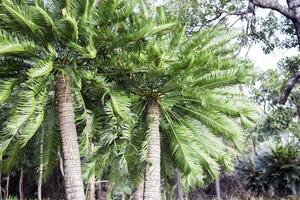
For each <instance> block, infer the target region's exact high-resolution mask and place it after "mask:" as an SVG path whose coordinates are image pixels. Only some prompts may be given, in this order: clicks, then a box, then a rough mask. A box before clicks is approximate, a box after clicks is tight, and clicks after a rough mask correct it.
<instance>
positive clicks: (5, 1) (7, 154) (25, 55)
mask: <svg viewBox="0 0 300 200" xmlns="http://www.w3.org/2000/svg"><path fill="white" fill-rule="evenodd" d="M135 5H136V2H135V1H123V0H119V1H110V0H104V1H101V2H100V3H98V1H93V0H92V1H85V0H84V1H83V0H68V1H61V0H51V1H45V2H44V1H38V0H36V1H14V0H1V1H0V15H1V21H0V59H1V60H0V61H1V63H0V66H1V76H0V77H1V79H0V82H1V85H0V103H1V110H2V111H3V112H4V113H5V114H4V115H2V116H1V125H0V126H1V131H0V141H1V142H0V156H2V155H3V159H4V162H8V163H11V166H13V161H14V158H15V157H16V156H17V155H18V152H19V151H20V150H21V149H22V148H23V147H24V146H26V144H27V143H28V141H29V140H30V139H31V138H33V136H34V135H35V134H36V133H39V134H42V135H44V138H43V139H42V140H41V142H42V143H46V145H45V147H44V146H43V147H42V148H43V150H44V152H45V155H41V156H42V157H41V156H40V158H41V161H42V162H44V164H43V165H44V166H46V167H48V165H50V164H51V163H53V162H52V161H51V158H53V149H51V148H53V147H57V146H58V145H57V142H56V139H54V138H55V137H57V136H56V135H55V131H56V128H55V127H56V125H58V130H59V132H60V140H61V146H62V154H63V165H64V179H65V189H66V197H67V199H84V198H85V196H84V189H83V181H82V177H81V166H80V164H81V163H80V153H79V145H78V139H77V131H76V123H77V124H79V123H81V122H82V121H83V120H85V116H86V113H85V112H81V111H82V110H84V109H83V107H84V101H83V99H82V96H81V91H80V90H81V85H82V81H84V80H87V79H88V80H87V81H94V82H97V81H99V80H98V79H95V77H91V76H87V75H91V74H93V72H95V71H96V72H97V71H100V72H101V67H102V66H101V65H100V67H99V63H101V62H100V61H105V60H109V59H111V57H112V56H113V55H114V54H116V53H117V52H118V51H119V50H120V49H121V48H122V46H124V45H126V44H128V43H133V42H135V41H139V40H140V39H142V38H144V37H146V36H148V35H151V34H155V33H157V32H160V31H162V30H165V29H168V27H170V26H171V24H169V25H168V24H164V25H162V26H159V25H158V24H155V23H153V22H152V21H151V18H150V17H149V18H148V20H145V21H140V23H138V24H131V23H132V21H131V20H130V19H131V17H130V16H131V15H134V8H135ZM131 25H134V26H131ZM97 54H98V55H99V56H98V58H97V59H98V60H99V62H97V66H96V65H95V63H94V60H95V59H96V55H97ZM97 83H98V84H96V87H104V86H103V85H100V84H101V83H99V82H97ZM112 104H113V102H112ZM74 108H75V110H74ZM51 116H52V118H51ZM53 117H54V118H53ZM48 120H50V121H48ZM52 125H54V126H52ZM43 132H44V133H43ZM48 142H49V143H48ZM40 147H41V146H40V145H39V148H40ZM44 152H42V154H43V153H44ZM48 168H51V167H48ZM40 170H43V169H42V168H41V167H40ZM40 174H47V173H40Z"/></svg>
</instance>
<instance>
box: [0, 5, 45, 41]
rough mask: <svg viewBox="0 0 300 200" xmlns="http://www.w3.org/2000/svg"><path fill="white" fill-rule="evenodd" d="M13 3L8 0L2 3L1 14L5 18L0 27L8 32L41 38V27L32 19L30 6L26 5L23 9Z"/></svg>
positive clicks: (0, 6)
mask: <svg viewBox="0 0 300 200" xmlns="http://www.w3.org/2000/svg"><path fill="white" fill-rule="evenodd" d="M13 3H14V2H13V1H6V0H3V1H1V2H0V13H1V17H3V21H2V22H1V23H0V25H1V26H3V27H4V28H6V29H8V30H13V31H17V32H18V33H21V34H29V35H30V36H31V37H33V38H35V39H38V38H39V37H41V32H40V29H39V27H38V26H37V25H36V24H35V23H34V22H33V21H32V19H31V12H30V9H29V6H26V5H25V4H24V5H23V6H22V7H21V6H19V5H16V4H13Z"/></svg>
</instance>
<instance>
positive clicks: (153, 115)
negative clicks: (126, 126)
mask: <svg viewBox="0 0 300 200" xmlns="http://www.w3.org/2000/svg"><path fill="white" fill-rule="evenodd" d="M147 119H148V120H149V123H150V125H149V131H150V143H149V148H148V155H147V158H148V161H149V162H150V164H149V166H148V167H147V169H146V172H145V187H144V200H154V199H155V200H159V199H160V134H159V119H160V111H159V104H158V102H157V101H155V100H151V101H149V102H148V105H147Z"/></svg>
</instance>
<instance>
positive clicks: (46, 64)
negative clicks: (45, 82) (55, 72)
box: [27, 59, 53, 78]
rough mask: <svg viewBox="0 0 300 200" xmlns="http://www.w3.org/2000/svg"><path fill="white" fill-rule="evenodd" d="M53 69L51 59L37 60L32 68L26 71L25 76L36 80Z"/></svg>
mask: <svg viewBox="0 0 300 200" xmlns="http://www.w3.org/2000/svg"><path fill="white" fill-rule="evenodd" d="M52 69H53V61H52V60H51V59H48V60H46V59H43V60H38V61H36V62H35V63H34V64H32V67H31V68H29V69H28V72H27V75H28V76H30V77H31V78H36V77H39V76H44V75H47V74H49V73H50V72H51V71H52Z"/></svg>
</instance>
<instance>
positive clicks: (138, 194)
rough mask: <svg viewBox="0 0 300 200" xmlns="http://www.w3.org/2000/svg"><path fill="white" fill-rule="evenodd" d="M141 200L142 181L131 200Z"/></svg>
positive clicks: (142, 197)
mask: <svg viewBox="0 0 300 200" xmlns="http://www.w3.org/2000/svg"><path fill="white" fill-rule="evenodd" d="M142 199H144V179H143V180H141V182H140V184H139V185H138V186H137V188H136V190H135V191H134V193H133V196H132V200H142Z"/></svg>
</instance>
